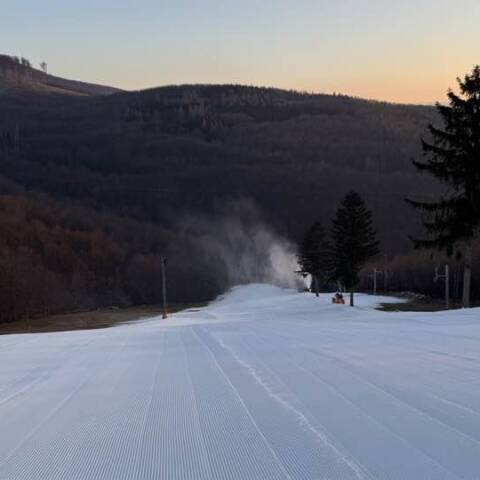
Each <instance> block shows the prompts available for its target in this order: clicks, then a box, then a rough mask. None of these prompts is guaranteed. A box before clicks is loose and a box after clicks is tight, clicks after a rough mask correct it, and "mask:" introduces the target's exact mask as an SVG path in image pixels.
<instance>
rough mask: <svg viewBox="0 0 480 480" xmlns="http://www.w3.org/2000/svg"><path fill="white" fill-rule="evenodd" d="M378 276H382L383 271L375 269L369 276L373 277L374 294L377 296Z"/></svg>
mask: <svg viewBox="0 0 480 480" xmlns="http://www.w3.org/2000/svg"><path fill="white" fill-rule="evenodd" d="M378 274H382V271H381V270H377V267H375V268H374V269H373V271H372V273H371V274H369V275H368V276H369V277H372V278H373V294H374V295H376V294H377V275H378Z"/></svg>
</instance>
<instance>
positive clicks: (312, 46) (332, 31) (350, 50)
mask: <svg viewBox="0 0 480 480" xmlns="http://www.w3.org/2000/svg"><path fill="white" fill-rule="evenodd" d="M1 12H2V13H1V16H0V53H8V54H16V55H23V56H25V57H27V58H29V59H31V60H32V61H33V62H34V63H35V64H38V63H39V62H40V61H42V60H45V61H46V62H47V63H48V65H49V70H50V72H51V73H54V74H57V75H60V76H65V77H68V78H75V79H80V80H85V81H93V82H99V83H105V84H110V85H115V86H118V87H121V88H125V89H138V88H144V87H150V86H157V85H164V84H172V83H199V82H202V83H231V82H234V83H244V84H254V85H268V86H278V87H283V88H295V89H301V90H309V91H316V92H327V93H330V92H333V91H336V92H341V93H347V94H352V95H357V96H362V97H368V98H377V99H385V100H392V101H400V102H422V103H429V102H433V101H435V100H441V99H443V97H444V96H445V91H446V89H447V88H448V87H449V86H454V80H455V77H456V76H457V75H463V74H464V73H466V72H467V71H468V70H470V69H471V68H472V66H473V65H474V64H476V63H480V27H479V25H480V0H459V1H458V2H452V1H451V0H449V1H447V0H404V1H400V0H399V1H391V0H343V1H341V0H337V1H335V0H329V1H327V0H317V1H313V0H297V1H285V0H277V1H273V0H264V1H257V2H255V1H253V0H237V1H232V0H223V1H219V0H218V1H216V0H206V1H193V0H177V1H168V2H167V1H163V0H157V1H154V0H137V1H133V0H131V1H130V0H98V1H88V0H84V1H81V2H80V1H71V0H68V1H59V0H56V1H53V0H45V1H41V0H13V1H10V2H8V1H2V9H1Z"/></svg>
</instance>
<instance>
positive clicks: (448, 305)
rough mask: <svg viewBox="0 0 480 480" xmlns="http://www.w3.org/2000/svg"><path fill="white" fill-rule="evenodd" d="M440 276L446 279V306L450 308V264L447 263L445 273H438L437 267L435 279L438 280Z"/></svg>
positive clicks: (436, 268)
mask: <svg viewBox="0 0 480 480" xmlns="http://www.w3.org/2000/svg"><path fill="white" fill-rule="evenodd" d="M440 278H444V279H445V308H446V309H447V310H448V309H449V308H450V268H449V267H448V264H447V265H445V273H444V274H443V275H441V274H440V273H438V267H435V277H433V281H434V282H436V281H437V280H438V279H440Z"/></svg>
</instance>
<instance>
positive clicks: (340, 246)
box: [331, 191, 378, 307]
mask: <svg viewBox="0 0 480 480" xmlns="http://www.w3.org/2000/svg"><path fill="white" fill-rule="evenodd" d="M331 236H332V242H333V246H332V274H331V277H332V280H335V281H337V282H341V283H343V285H344V286H345V288H346V289H347V290H348V291H349V292H350V306H352V307H353V304H354V299H353V296H354V291H355V288H356V286H357V285H358V283H359V277H358V274H359V272H360V270H361V268H362V266H363V265H364V264H365V262H366V261H367V260H368V259H369V258H370V257H373V256H374V255H376V254H377V253H378V241H377V239H376V233H375V230H374V229H373V226H372V214H371V213H370V212H369V211H368V210H367V207H366V206H365V203H364V201H363V200H362V198H361V197H360V195H359V194H358V193H356V192H353V191H351V192H349V193H348V194H347V195H346V197H345V198H344V200H343V201H342V202H341V204H340V206H339V207H338V210H337V214H336V217H335V219H334V221H333V225H332V235H331Z"/></svg>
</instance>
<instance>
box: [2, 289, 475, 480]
mask: <svg viewBox="0 0 480 480" xmlns="http://www.w3.org/2000/svg"><path fill="white" fill-rule="evenodd" d="M357 300H358V306H357V307H355V308H350V307H348V306H344V305H333V304H332V303H331V302H330V298H329V296H328V295H322V296H321V297H320V298H319V299H317V298H315V297H314V296H313V295H310V294H305V293H297V292H294V291H291V290H282V289H278V288H275V287H271V286H267V285H250V286H245V287H238V288H236V289H234V290H233V291H232V292H230V293H229V294H226V295H225V296H224V297H223V298H221V299H219V300H218V301H216V302H214V303H212V304H211V305H210V306H208V307H206V308H204V309H200V310H197V311H187V312H183V313H180V314H177V315H173V316H172V317H171V318H170V319H169V320H161V319H160V318H153V319H150V320H145V321H141V322H137V323H132V324H128V325H122V326H119V327H114V328H109V329H105V330H93V331H80V332H78V331H77V332H65V333H52V334H31V335H6V336H2V337H0V432H1V434H0V479H1V480H10V479H11V480H14V479H29V480H38V479H46V480H54V479H68V480H74V479H82V480H84V479H95V480H98V479H108V480H122V479H129V480H130V479H165V480H167V479H168V480H176V479H189V480H202V479H205V480H215V479H222V480H230V479H232V480H233V479H238V480H249V479H272V480H273V479H275V480H277V479H290V480H293V479H308V480H312V479H315V480H318V479H329V480H332V479H342V480H349V479H388V480H397V479H398V480H418V479H432V480H441V479H480V312H479V310H475V309H472V310H468V311H452V312H447V313H434V314H428V313H423V314H419V313H386V312H380V311H376V310H375V309H374V305H375V304H376V303H378V302H379V301H385V300H386V299H380V298H378V297H371V296H358V299H357Z"/></svg>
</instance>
